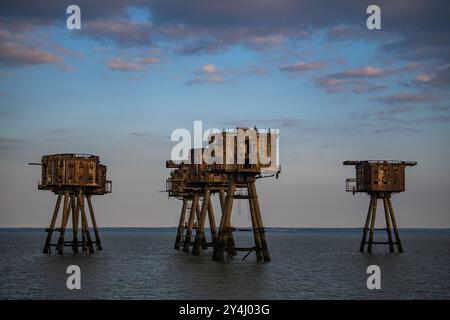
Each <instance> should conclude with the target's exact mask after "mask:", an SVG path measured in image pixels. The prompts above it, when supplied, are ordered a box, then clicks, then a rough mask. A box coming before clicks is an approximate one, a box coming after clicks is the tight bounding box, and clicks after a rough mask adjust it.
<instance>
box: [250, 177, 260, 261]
mask: <svg viewBox="0 0 450 320" xmlns="http://www.w3.org/2000/svg"><path fill="white" fill-rule="evenodd" d="M250 188H251V187H250V185H249V184H248V185H247V189H248V190H249V191H250ZM249 193H251V192H249ZM248 202H249V205H250V217H251V219H252V229H253V238H254V239H255V251H256V260H257V261H262V260H263V255H262V247H261V238H260V235H259V225H258V221H257V219H256V214H255V206H254V204H253V199H252V197H251V196H250V194H249V198H248Z"/></svg>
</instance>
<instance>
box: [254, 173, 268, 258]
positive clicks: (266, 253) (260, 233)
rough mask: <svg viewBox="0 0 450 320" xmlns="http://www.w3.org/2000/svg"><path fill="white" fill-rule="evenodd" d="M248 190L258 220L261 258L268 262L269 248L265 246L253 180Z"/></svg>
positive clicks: (264, 236)
mask: <svg viewBox="0 0 450 320" xmlns="http://www.w3.org/2000/svg"><path fill="white" fill-rule="evenodd" d="M250 190H251V195H250V197H251V198H253V206H254V208H255V215H256V221H257V222H258V229H259V237H260V239H261V247H262V252H263V258H264V261H265V262H269V261H270V255H269V249H268V247H267V242H266V235H265V230H264V225H263V222H262V217H261V210H260V208H259V202H258V194H257V193H256V185H255V181H252V182H250Z"/></svg>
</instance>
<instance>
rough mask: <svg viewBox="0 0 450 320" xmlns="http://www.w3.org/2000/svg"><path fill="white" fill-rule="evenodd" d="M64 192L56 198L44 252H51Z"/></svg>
mask: <svg viewBox="0 0 450 320" xmlns="http://www.w3.org/2000/svg"><path fill="white" fill-rule="evenodd" d="M61 199H62V194H61V193H58V199H57V200H56V205H55V209H54V210H53V216H52V221H51V222H50V227H49V228H48V233H47V239H46V240H45V244H44V250H43V253H50V242H51V240H52V234H53V229H54V228H55V223H56V218H57V217H58V212H59V207H60V205H61Z"/></svg>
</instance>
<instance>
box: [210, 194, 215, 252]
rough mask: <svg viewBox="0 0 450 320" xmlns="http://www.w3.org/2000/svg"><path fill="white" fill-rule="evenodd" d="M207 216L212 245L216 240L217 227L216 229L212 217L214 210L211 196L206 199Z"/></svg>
mask: <svg viewBox="0 0 450 320" xmlns="http://www.w3.org/2000/svg"><path fill="white" fill-rule="evenodd" d="M208 218H209V229H210V231H211V241H212V243H213V247H214V245H215V243H216V241H217V229H216V219H215V218H214V210H213V205H212V202H211V196H210V197H209V200H208Z"/></svg>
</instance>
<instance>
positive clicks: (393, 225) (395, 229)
mask: <svg viewBox="0 0 450 320" xmlns="http://www.w3.org/2000/svg"><path fill="white" fill-rule="evenodd" d="M386 200H387V203H388V205H389V211H390V213H391V220H392V227H393V228H394V234H395V239H396V242H397V248H398V252H399V253H402V252H403V247H402V243H401V241H400V235H399V233H398V229H397V222H396V221H395V216H394V208H392V202H391V198H387V199H386Z"/></svg>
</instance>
